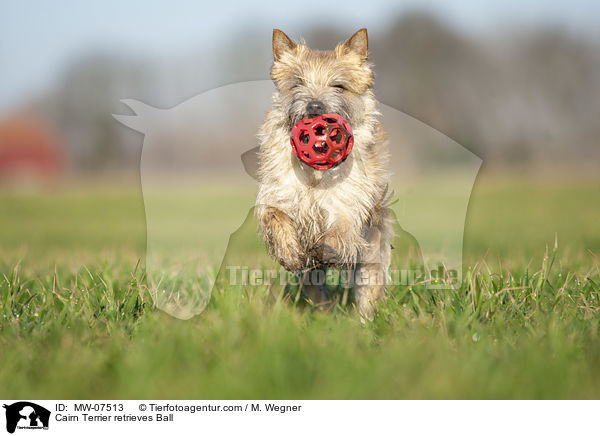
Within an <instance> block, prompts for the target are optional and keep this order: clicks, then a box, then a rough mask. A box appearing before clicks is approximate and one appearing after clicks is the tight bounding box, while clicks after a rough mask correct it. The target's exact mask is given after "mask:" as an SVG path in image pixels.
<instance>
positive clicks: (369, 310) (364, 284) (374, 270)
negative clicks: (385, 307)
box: [354, 227, 391, 322]
mask: <svg viewBox="0 0 600 436" xmlns="http://www.w3.org/2000/svg"><path fill="white" fill-rule="evenodd" d="M387 239H388V238H387V237H386V235H385V233H382V232H381V231H380V229H378V228H377V227H371V228H370V229H369V230H368V232H367V235H366V242H367V244H366V246H365V248H364V249H363V250H362V252H361V253H360V259H359V262H358V263H357V265H356V272H355V275H354V280H355V285H354V296H355V300H356V305H357V308H358V312H359V313H360V316H361V320H362V321H363V322H364V321H365V320H370V321H371V320H373V317H374V315H375V304H376V303H377V301H378V300H379V299H380V298H381V297H382V295H383V289H384V287H385V285H386V283H387V281H388V280H387V275H388V268H389V266H390V250H391V247H390V244H389V241H388V240H387Z"/></svg>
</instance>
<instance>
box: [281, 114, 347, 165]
mask: <svg viewBox="0 0 600 436" xmlns="http://www.w3.org/2000/svg"><path fill="white" fill-rule="evenodd" d="M290 142H291V144H292V149H293V150H294V153H295V154H296V156H298V158H299V159H300V160H301V161H302V162H304V163H305V164H307V165H310V166H311V167H313V168H315V169H317V170H328V169H330V168H333V167H334V166H336V165H338V164H339V163H340V162H343V161H344V160H346V158H347V157H348V155H349V154H350V151H352V146H353V145H354V137H353V136H352V128H351V127H350V123H348V121H347V120H346V119H345V118H344V117H342V116H340V115H338V114H325V115H319V116H318V117H315V118H305V119H303V120H300V121H298V122H297V123H296V124H295V125H294V127H293V128H292V135H291V137H290Z"/></svg>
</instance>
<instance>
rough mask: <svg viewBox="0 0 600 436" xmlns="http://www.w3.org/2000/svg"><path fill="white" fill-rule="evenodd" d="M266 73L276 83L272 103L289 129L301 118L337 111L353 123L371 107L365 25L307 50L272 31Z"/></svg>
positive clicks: (371, 109)
mask: <svg viewBox="0 0 600 436" xmlns="http://www.w3.org/2000/svg"><path fill="white" fill-rule="evenodd" d="M273 57H274V59H275V62H274V64H273V68H272V69H271V78H272V79H273V81H274V82H275V85H276V86H277V90H278V93H277V94H276V98H275V104H276V105H277V106H278V109H279V110H280V111H282V112H283V114H284V115H285V117H286V124H287V127H289V129H291V128H292V127H293V125H294V124H295V123H296V122H298V121H300V120H301V119H303V118H312V117H315V116H317V115H322V114H325V113H337V114H339V115H341V116H343V117H344V118H346V119H347V120H348V121H349V122H350V124H351V126H352V128H353V129H354V128H357V127H360V126H361V125H362V124H363V123H364V122H365V121H366V120H365V116H366V115H367V114H371V113H372V112H373V105H374V97H373V93H372V89H371V87H372V84H373V72H372V70H371V66H370V64H369V62H368V61H367V30H366V29H361V30H359V31H358V32H356V33H355V34H354V35H353V36H352V37H351V38H350V39H349V40H348V41H346V42H344V43H340V44H338V45H337V47H335V49H334V50H331V51H317V50H311V49H310V48H308V47H307V46H306V45H305V44H302V43H299V44H296V43H294V42H293V41H292V40H291V39H290V38H289V37H288V36H287V35H286V34H285V33H283V32H282V31H280V30H277V29H275V30H274V31H273Z"/></svg>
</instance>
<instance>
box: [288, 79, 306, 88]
mask: <svg viewBox="0 0 600 436" xmlns="http://www.w3.org/2000/svg"><path fill="white" fill-rule="evenodd" d="M302 85H303V83H302V81H301V80H300V81H298V82H296V83H294V84H293V85H292V88H291V89H296V88H298V87H300V86H302Z"/></svg>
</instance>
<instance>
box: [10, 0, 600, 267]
mask: <svg viewBox="0 0 600 436" xmlns="http://www.w3.org/2000/svg"><path fill="white" fill-rule="evenodd" d="M598 16H600V4H594V3H591V2H586V1H583V0H575V1H569V2H566V1H565V2H555V1H550V2H548V1H541V0H533V1H528V2H521V1H516V0H510V1H506V2H496V3H491V2H477V1H461V2H450V1H434V0H429V1H420V2H414V1H399V2H398V1H387V0H384V1H375V2H366V1H363V2H354V1H346V2H337V3H336V2H327V3H323V2H317V1H306V2H302V3H298V4H288V3H281V2H275V1H262V2H252V3H250V4H245V3H242V2H239V3H237V2H209V3H204V2H176V3H173V2H166V1H144V2H142V1H128V2H117V1H115V0H106V1H104V2H100V3H94V4H88V3H81V2H75V1H55V2H51V3H46V2H34V1H22V2H11V3H4V5H3V7H2V14H1V16H0V35H1V36H2V37H1V38H0V66H1V68H0V191H1V192H2V198H1V203H0V207H1V208H2V211H3V218H2V219H3V220H4V221H5V222H4V225H3V226H2V228H3V230H2V231H1V234H0V242H1V243H2V248H3V249H4V250H5V251H10V250H15V249H17V248H18V247H21V246H24V245H25V246H28V247H29V249H30V250H31V249H32V248H31V247H39V248H38V249H37V250H38V251H43V249H45V248H47V247H49V246H52V247H57V246H60V247H63V248H69V247H79V246H91V247H96V246H104V245H110V244H113V245H116V246H121V245H127V246H131V247H132V248H134V250H135V251H136V253H141V252H143V246H144V231H145V225H144V211H143V202H142V197H141V193H140V183H139V164H140V155H141V149H142V142H143V136H142V135H141V134H140V133H138V132H135V131H133V130H131V129H129V128H127V127H125V126H123V125H121V124H120V123H118V122H117V121H115V120H114V119H113V117H112V114H131V112H130V110H129V109H128V108H127V107H126V106H125V105H123V104H122V103H120V100H121V99H124V98H132V99H137V100H140V101H143V102H145V103H147V104H149V105H152V106H156V107H159V108H170V107H173V106H176V105H178V104H180V103H181V102H183V101H185V100H187V99H189V98H191V97H193V96H196V95H198V94H200V93H202V92H205V91H208V90H211V89H214V88H216V87H219V86H223V85H227V84H232V83H236V82H240V81H249V80H258V79H268V78H269V68H270V66H271V63H272V53H271V34H272V29H273V28H274V27H277V28H281V29H283V30H284V31H285V32H286V33H287V34H288V35H289V36H290V37H292V38H294V39H299V38H301V37H302V38H304V39H305V40H306V42H307V43H308V44H309V45H310V46H311V47H314V48H320V49H329V48H332V47H333V46H334V45H335V43H337V42H339V41H342V40H345V39H347V38H348V37H349V36H350V35H351V34H352V33H353V32H354V31H356V30H357V29H359V28H361V27H367V28H368V31H369V38H370V39H369V46H370V57H371V60H372V62H373V63H374V65H375V71H376V79H375V93H376V96H377V98H378V99H379V100H380V101H381V102H382V103H385V104H386V105H389V106H391V107H393V108H395V109H398V110H400V111H403V112H405V113H406V114H408V115H410V116H412V117H415V118H417V119H418V120H420V121H422V122H424V123H425V124H427V125H429V126H431V127H433V128H435V129H437V130H439V131H440V132H442V133H443V134H445V135H447V136H449V137H450V138H452V139H453V140H455V141H456V142H458V143H459V144H461V145H463V146H465V147H466V148H468V149H469V150H471V151H472V152H473V153H475V154H477V155H478V156H479V157H481V158H482V159H483V161H484V163H483V167H482V169H481V172H480V174H479V178H478V183H477V185H476V188H475V191H474V194H473V197H472V201H471V205H470V209H469V217H468V224H469V223H472V227H471V228H470V229H469V227H467V231H466V236H465V237H466V238H467V242H468V243H469V247H470V249H471V250H472V253H473V254H476V255H482V254H485V253H486V252H488V251H489V250H490V249H491V250H492V251H496V252H498V253H500V254H503V253H507V251H506V250H508V249H509V248H510V247H514V245H515V241H516V240H515V239H514V238H515V237H518V235H519V232H522V233H523V234H528V236H529V237H530V239H531V238H532V237H531V232H532V228H533V229H534V230H533V233H534V234H535V235H537V234H538V233H539V235H538V237H533V241H532V248H531V251H528V250H524V253H525V254H524V256H527V255H529V254H531V253H533V252H538V251H543V244H544V242H551V241H552V240H553V239H554V234H555V233H557V232H558V233H560V234H565V235H566V239H567V240H568V241H571V242H572V241H575V242H573V244H574V246H576V248H577V250H578V251H582V252H585V250H596V249H598V248H600V237H599V236H598V234H597V231H596V224H597V217H598V215H597V210H596V209H590V208H592V207H595V206H594V205H595V203H596V202H597V200H598V193H599V192H600V191H598V186H599V184H598V174H599V172H598V167H599V162H600V147H599V144H598V137H599V134H600V123H599V122H598V119H599V116H600V30H599V28H598V27H597V17H598ZM240 109H241V110H252V108H240ZM204 139H206V140H211V138H204ZM214 141H215V142H216V143H219V142H218V141H219V138H214ZM254 145H256V144H255V143H254V144H252V143H251V141H250V142H249V146H250V147H251V146H254ZM214 153H215V156H216V158H215V159H212V160H210V161H206V162H205V168H204V169H210V170H211V171H212V172H213V173H215V174H216V175H217V177H216V178H215V180H216V181H215V182H214V183H215V184H216V185H215V186H217V185H218V186H224V187H226V188H223V189H226V190H228V191H227V192H231V193H235V194H232V195H233V197H232V198H236V199H237V198H238V197H237V196H239V195H241V194H240V189H246V190H248V198H250V197H251V196H252V195H253V189H254V188H253V187H250V188H248V185H247V179H242V180H245V182H244V183H245V184H244V185H243V186H242V185H241V184H240V186H242V188H239V189H238V187H237V186H238V185H236V181H237V180H238V177H239V176H240V173H242V176H243V172H242V170H241V168H242V167H241V166H240V162H239V160H238V159H228V158H222V159H220V158H218V155H219V153H223V156H227V155H228V150H227V147H226V144H219V146H218V147H215V149H214ZM199 169H200V170H201V169H203V168H199ZM92 191H93V192H94V193H95V194H94V195H95V197H93V196H90V195H88V194H87V193H88V192H92ZM108 191H110V193H107V192H108ZM124 192H130V194H124ZM132 193H135V194H132ZM220 198H221V197H220ZM236 201H237V200H236ZM244 207H245V206H244ZM240 211H241V209H240ZM240 211H237V212H240ZM567 211H569V212H568V213H567ZM237 212H236V214H229V215H232V216H233V215H235V217H234V218H231V221H229V222H227V218H225V221H226V223H227V226H230V227H232V228H233V229H235V228H236V223H239V222H240V221H241V220H242V219H243V218H244V216H245V214H244V213H237ZM111 217H112V218H111ZM111 219H112V220H114V222H113V221H111ZM228 228H229V227H228ZM515 232H516V235H517V236H515ZM536 232H537V233H536ZM509 234H510V235H511V238H509V239H507V238H506V236H507V235H509ZM530 239H528V240H530ZM90 240H94V242H93V243H92V242H89V241H90ZM86 241H88V242H89V244H88V242H86ZM86 244H88V245H86ZM35 250H36V249H34V251H35Z"/></svg>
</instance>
